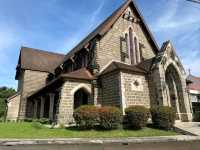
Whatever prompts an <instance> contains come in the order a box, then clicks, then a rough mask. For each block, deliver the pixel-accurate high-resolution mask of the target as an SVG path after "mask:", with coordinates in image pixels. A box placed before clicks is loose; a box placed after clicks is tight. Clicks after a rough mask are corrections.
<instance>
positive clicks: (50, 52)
mask: <svg viewBox="0 0 200 150" xmlns="http://www.w3.org/2000/svg"><path fill="white" fill-rule="evenodd" d="M23 49H26V50H32V51H38V52H42V53H47V54H52V55H61V56H65V54H61V53H57V52H52V51H47V50H42V49H37V48H31V47H26V46H22V47H21V50H23Z"/></svg>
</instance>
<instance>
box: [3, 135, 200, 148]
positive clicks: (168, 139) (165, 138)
mask: <svg viewBox="0 0 200 150" xmlns="http://www.w3.org/2000/svg"><path fill="white" fill-rule="evenodd" d="M176 141H177V142H178V141H179V142H181V141H200V136H187V135H178V136H161V137H141V138H139V137H135V138H134V137H133V138H99V139H90V138H66V139H65V138H56V139H0V145H3V146H12V145H35V144H43V145H45V144H109V143H123V144H126V143H144V142H145V143H152V142H153V143H156V142H176Z"/></svg>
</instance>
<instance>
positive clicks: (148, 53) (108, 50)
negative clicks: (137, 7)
mask: <svg viewBox="0 0 200 150" xmlns="http://www.w3.org/2000/svg"><path fill="white" fill-rule="evenodd" d="M127 11H131V9H130V8H128V9H127V10H126V12H127ZM131 13H132V14H133V15H134V16H135V14H134V12H133V11H131ZM130 26H131V27H132V28H133V32H135V34H136V35H137V36H138V40H139V43H141V44H143V45H144V48H142V54H143V57H144V58H145V59H149V58H152V57H154V56H155V54H154V52H153V49H152V46H151V45H150V43H149V41H148V40H147V37H146V35H145V33H144V31H143V30H142V28H141V26H140V24H136V23H132V22H130V21H127V20H125V19H123V17H122V16H121V17H120V18H119V19H118V20H117V21H116V23H115V24H114V25H113V27H112V28H111V29H110V30H109V31H108V33H106V34H105V35H104V36H103V37H102V38H101V39H100V40H99V41H97V50H96V52H97V63H98V65H99V67H100V69H102V68H103V67H104V66H105V65H106V64H107V63H108V62H109V61H111V60H117V61H121V57H122V56H121V45H120V38H121V37H123V36H124V33H125V31H127V30H128V28H129V27H130ZM126 63H130V59H127V60H126Z"/></svg>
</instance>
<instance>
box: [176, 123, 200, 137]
mask: <svg viewBox="0 0 200 150" xmlns="http://www.w3.org/2000/svg"><path fill="white" fill-rule="evenodd" d="M175 127H176V130H179V131H180V132H182V133H185V134H190V135H196V136H200V122H176V124H175Z"/></svg>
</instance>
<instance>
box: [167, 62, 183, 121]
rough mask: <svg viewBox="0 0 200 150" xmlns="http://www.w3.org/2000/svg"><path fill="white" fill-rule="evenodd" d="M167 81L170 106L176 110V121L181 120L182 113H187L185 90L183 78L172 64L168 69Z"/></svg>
mask: <svg viewBox="0 0 200 150" xmlns="http://www.w3.org/2000/svg"><path fill="white" fill-rule="evenodd" d="M165 80H166V85H167V100H168V104H169V106H171V107H172V108H173V109H174V110H175V112H176V120H181V113H185V112H186V108H185V104H184V95H183V88H182V83H181V78H180V76H179V74H178V72H177V70H176V68H175V67H174V66H173V65H172V64H170V65H169V66H168V67H167V69H166V72H165Z"/></svg>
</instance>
